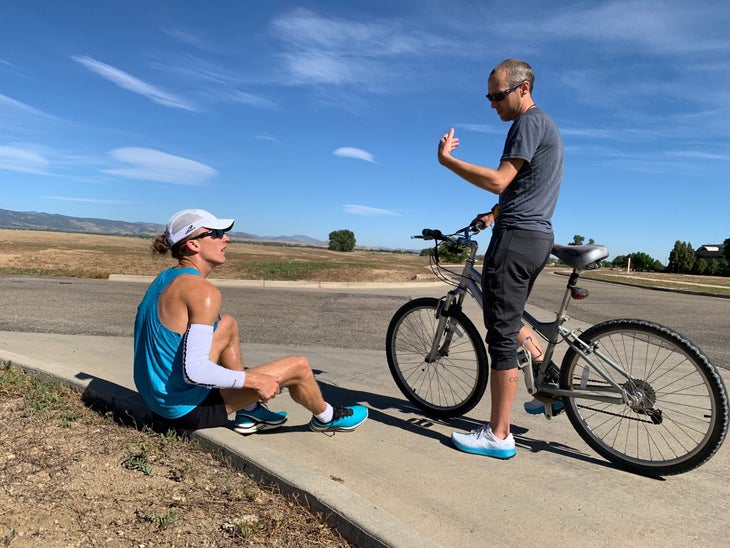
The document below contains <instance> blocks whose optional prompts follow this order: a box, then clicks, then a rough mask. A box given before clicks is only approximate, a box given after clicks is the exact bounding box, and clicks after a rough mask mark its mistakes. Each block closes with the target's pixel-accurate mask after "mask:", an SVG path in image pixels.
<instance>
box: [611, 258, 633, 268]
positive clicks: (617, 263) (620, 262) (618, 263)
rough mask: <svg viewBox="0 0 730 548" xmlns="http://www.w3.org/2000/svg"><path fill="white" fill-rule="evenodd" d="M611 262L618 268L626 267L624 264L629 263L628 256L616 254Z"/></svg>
mask: <svg viewBox="0 0 730 548" xmlns="http://www.w3.org/2000/svg"><path fill="white" fill-rule="evenodd" d="M611 264H613V266H615V267H618V268H626V265H628V264H629V258H628V257H627V256H626V255H618V256H617V257H614V259H613V261H611Z"/></svg>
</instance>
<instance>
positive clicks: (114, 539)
mask: <svg viewBox="0 0 730 548" xmlns="http://www.w3.org/2000/svg"><path fill="white" fill-rule="evenodd" d="M0 424H2V428H0V546H12V547H18V548H20V547H28V548H30V547H33V548H35V547H38V546H44V547H72V546H73V547H82V546H84V547H85V546H102V545H103V546H111V547H130V546H133V547H151V546H175V547H178V546H194V547H196V548H197V547H201V546H216V547H217V546H337V547H339V546H349V544H348V543H347V542H346V541H345V540H343V539H342V538H341V537H340V536H339V535H338V534H337V533H336V532H335V531H332V530H331V529H330V528H329V527H328V526H327V525H326V523H325V520H324V517H323V516H316V515H313V514H312V513H311V512H309V510H307V509H306V508H304V507H303V506H301V505H299V504H298V503H297V502H296V501H293V500H291V499H289V498H285V497H284V496H282V495H279V494H277V493H276V492H275V491H274V490H273V489H272V488H266V487H261V486H258V485H257V484H256V483H254V482H253V480H251V479H250V478H248V477H247V476H246V475H244V474H243V473H242V472H240V471H238V470H235V469H234V468H232V467H230V466H228V465H227V464H226V463H225V462H224V461H223V460H222V459H221V458H219V457H218V456H216V455H213V454H211V453H208V452H206V451H203V450H201V449H199V448H197V447H196V446H195V444H194V443H193V442H190V441H189V440H184V439H181V438H179V437H177V436H175V435H173V434H167V433H166V434H160V433H155V432H152V431H149V430H139V429H136V428H134V427H133V426H129V425H126V426H125V425H121V424H119V423H117V422H115V420H114V419H113V417H111V415H110V414H106V413H104V411H103V410H97V409H93V408H91V407H89V406H87V405H85V404H84V402H82V400H81V397H80V395H79V394H78V393H77V392H75V391H73V390H71V389H69V388H68V387H65V386H62V385H59V384H53V383H50V384H49V383H47V382H44V381H41V380H40V379H39V378H38V377H31V376H28V375H26V374H25V373H23V372H22V371H21V370H19V369H18V368H16V367H14V366H9V365H8V364H0Z"/></svg>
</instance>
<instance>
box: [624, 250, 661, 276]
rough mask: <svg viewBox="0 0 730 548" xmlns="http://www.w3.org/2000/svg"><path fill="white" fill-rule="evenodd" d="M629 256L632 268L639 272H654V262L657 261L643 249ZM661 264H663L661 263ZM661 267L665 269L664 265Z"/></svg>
mask: <svg viewBox="0 0 730 548" xmlns="http://www.w3.org/2000/svg"><path fill="white" fill-rule="evenodd" d="M628 258H630V259H631V270H636V271H638V272H653V271H654V264H655V263H656V262H657V260H656V259H654V258H653V257H651V256H650V255H649V254H648V253H644V252H643V251H637V252H636V253H631V254H629V256H628ZM627 262H628V261H627ZM659 264H660V265H661V263H659ZM661 269H662V270H663V269H664V267H663V266H662V267H661Z"/></svg>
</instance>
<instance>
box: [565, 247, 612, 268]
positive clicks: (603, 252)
mask: <svg viewBox="0 0 730 548" xmlns="http://www.w3.org/2000/svg"><path fill="white" fill-rule="evenodd" d="M552 253H553V255H555V256H556V257H557V258H558V259H560V260H561V261H563V262H564V263H565V264H567V265H568V266H572V267H573V268H583V269H586V268H597V267H598V266H600V263H601V261H602V260H603V259H605V258H606V257H608V248H607V247H606V246H605V245H560V244H555V245H554V246H553V251H552Z"/></svg>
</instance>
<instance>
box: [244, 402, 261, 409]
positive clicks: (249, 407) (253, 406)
mask: <svg viewBox="0 0 730 548" xmlns="http://www.w3.org/2000/svg"><path fill="white" fill-rule="evenodd" d="M258 404H259V402H256V403H252V404H251V405H247V406H246V407H244V408H243V411H253V410H254V409H256V407H257V406H258Z"/></svg>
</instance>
